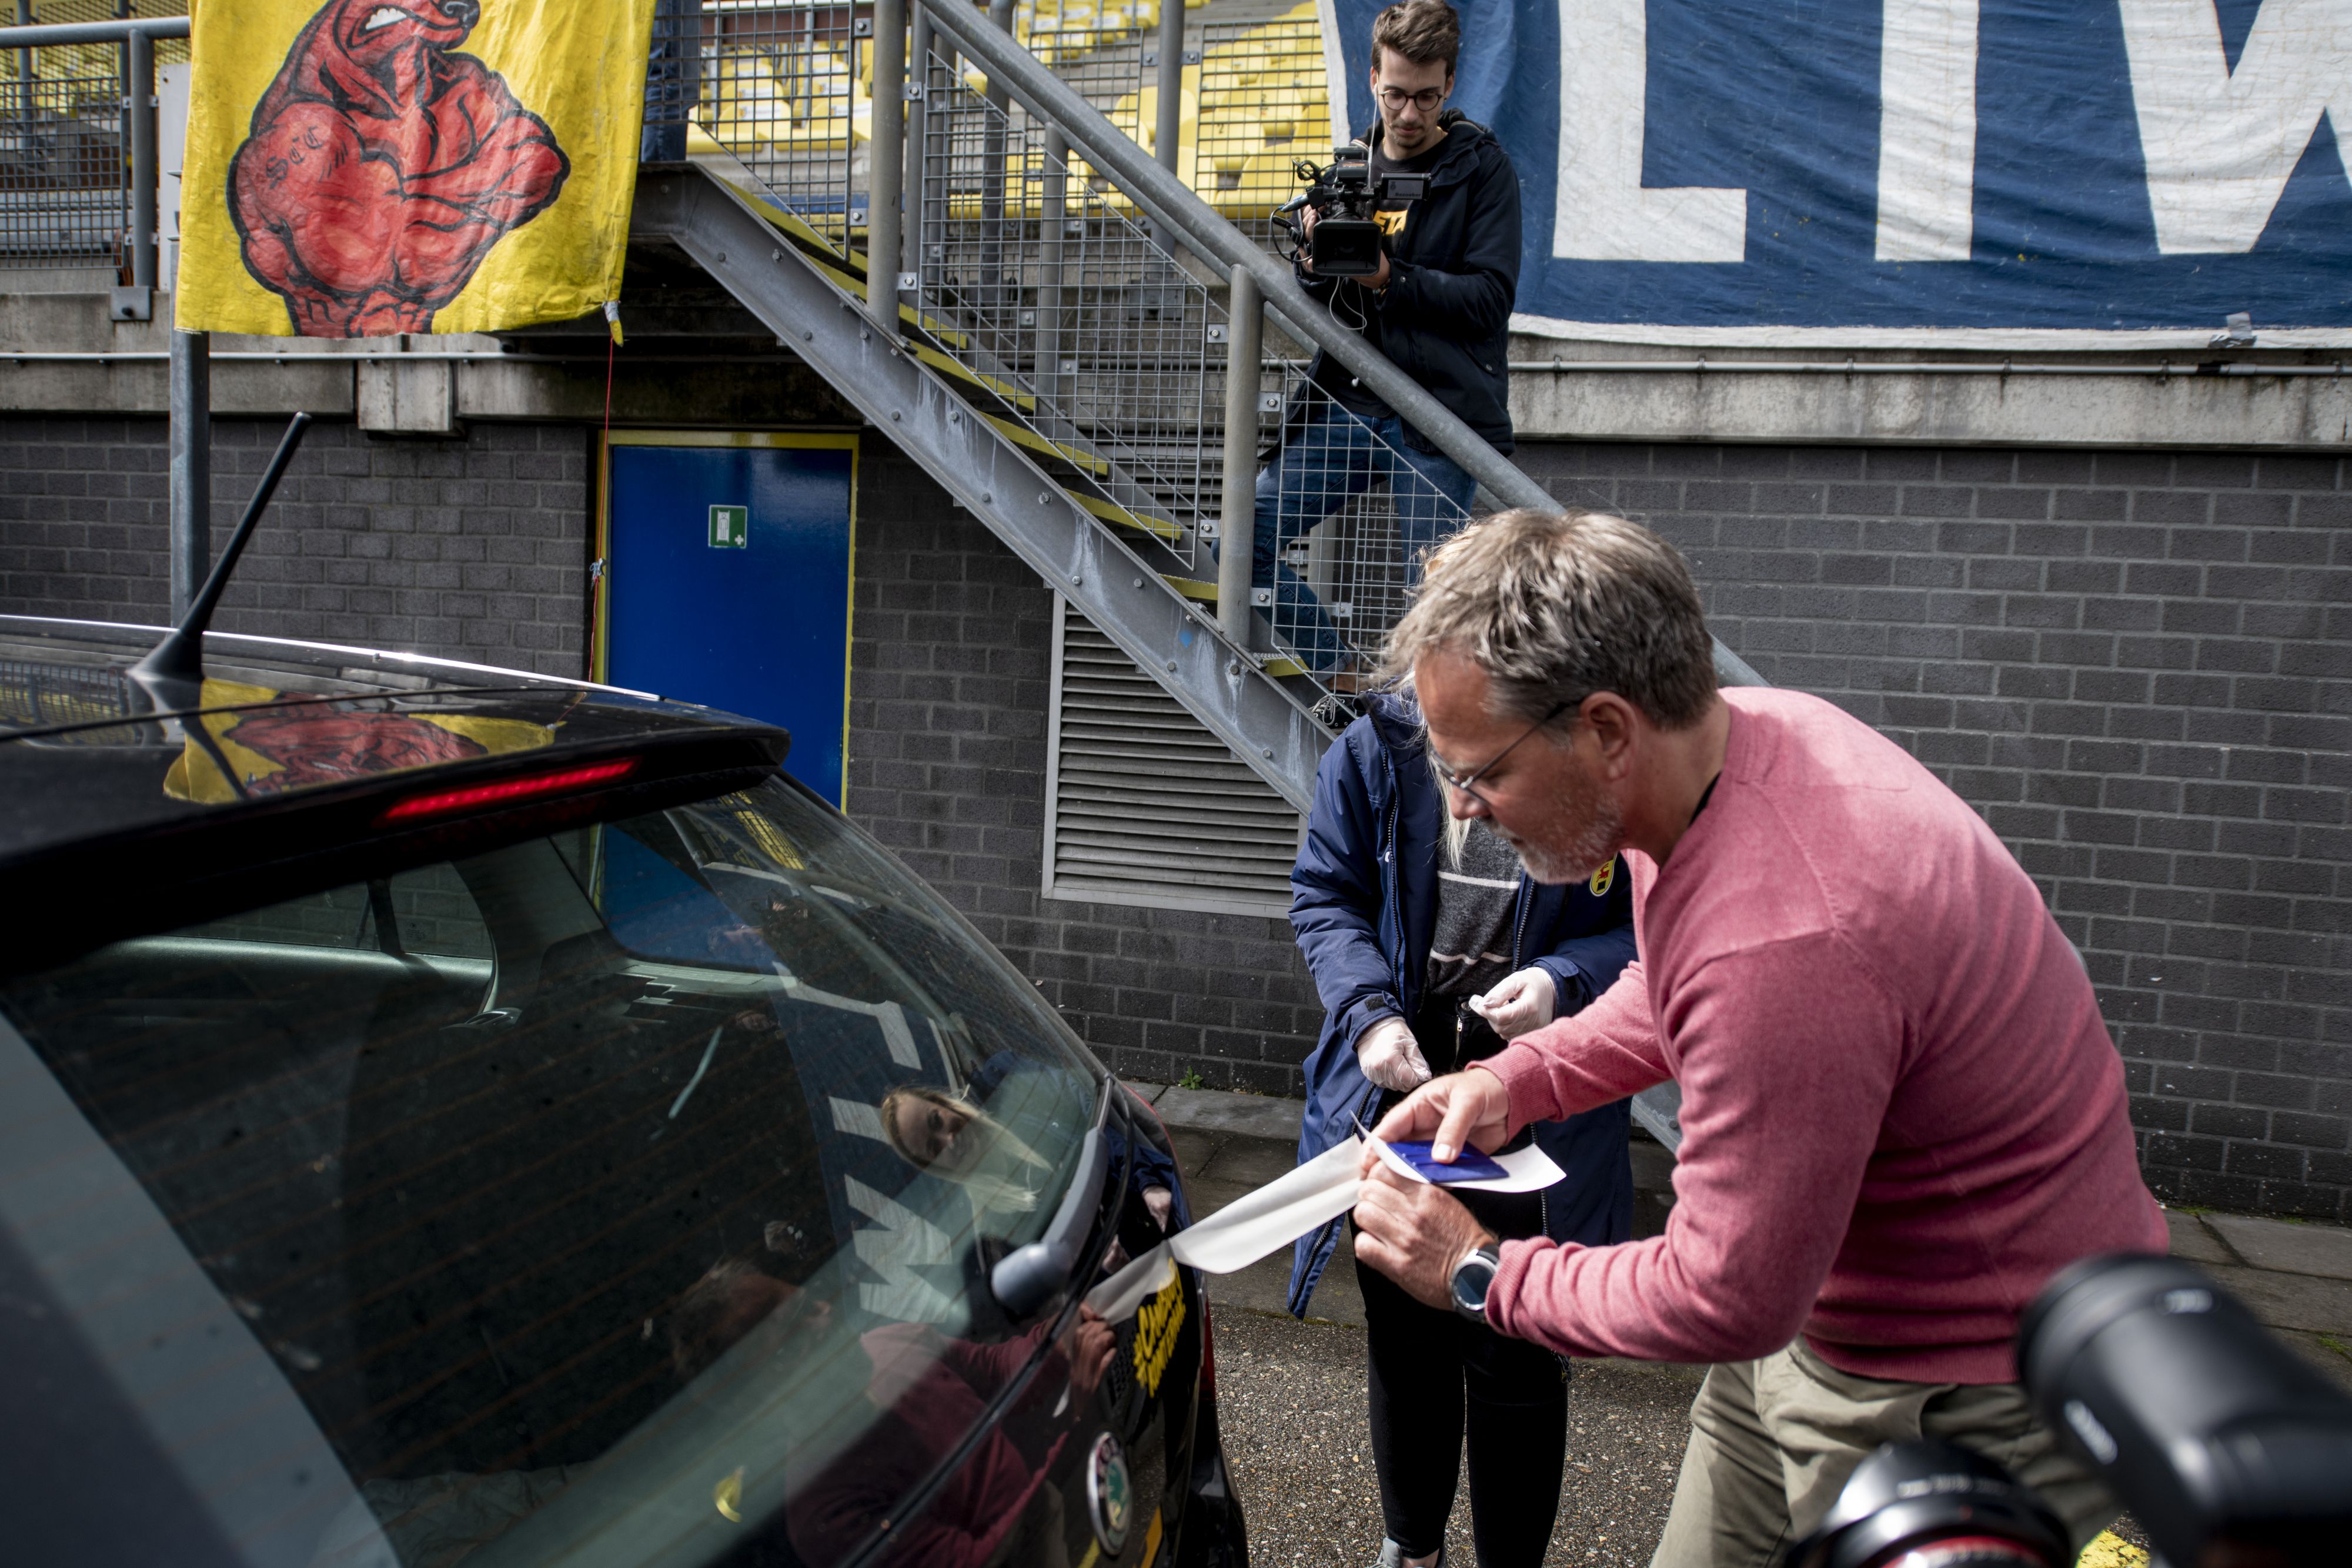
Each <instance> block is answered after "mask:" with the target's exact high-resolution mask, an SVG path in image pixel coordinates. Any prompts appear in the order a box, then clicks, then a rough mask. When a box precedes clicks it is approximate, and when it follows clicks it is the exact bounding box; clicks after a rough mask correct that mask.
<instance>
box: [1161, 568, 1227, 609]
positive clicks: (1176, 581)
mask: <svg viewBox="0 0 2352 1568" xmlns="http://www.w3.org/2000/svg"><path fill="white" fill-rule="evenodd" d="M1160 581H1162V582H1164V583H1166V584H1167V585H1168V586H1169V587H1171V588H1172V589H1174V590H1175V591H1177V592H1179V593H1181V594H1182V595H1183V596H1184V597H1185V598H1187V599H1197V600H1199V601H1201V602H1202V603H1203V604H1214V603H1215V602H1216V601H1217V585H1216V584H1215V583H1213V582H1202V580H1200V579H1199V578H1197V577H1170V576H1167V575H1166V574H1165V573H1163V574H1161V576H1160Z"/></svg>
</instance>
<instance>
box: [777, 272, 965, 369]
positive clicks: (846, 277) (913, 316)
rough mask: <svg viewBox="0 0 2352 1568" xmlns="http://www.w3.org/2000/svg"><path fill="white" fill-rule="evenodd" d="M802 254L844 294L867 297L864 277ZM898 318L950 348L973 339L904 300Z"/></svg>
mask: <svg viewBox="0 0 2352 1568" xmlns="http://www.w3.org/2000/svg"><path fill="white" fill-rule="evenodd" d="M801 256H802V259H803V260H804V261H806V262H807V263H808V264H809V265H810V266H811V267H815V268H816V269H817V270H818V271H819V272H821V273H823V274H824V277H825V279H826V281H828V282H830V283H831V284H832V285H833V286H834V287H835V288H838V289H840V290H841V291H842V292H843V293H844V294H847V295H850V296H853V297H854V298H859V299H863V298H866V280H865V279H864V278H862V277H852V276H851V275H850V274H848V273H846V272H844V271H842V270H841V268H839V267H835V266H834V265H833V263H831V262H829V261H826V260H825V259H824V258H823V257H822V256H811V255H809V253H808V252H807V251H805V250H803V252H801ZM898 319H899V320H901V321H903V322H905V323H906V324H907V325H908V326H909V327H915V328H919V329H921V330H922V331H924V332H925V333H927V334H929V336H930V337H932V338H935V339H937V340H939V341H940V342H942V343H945V344H946V345H947V346H948V347H949V348H950V349H961V348H964V347H966V346H968V345H969V344H970V343H971V339H970V338H969V337H967V336H966V335H964V334H963V333H961V332H959V331H957V330H956V329H954V328H952V327H950V326H949V325H948V324H947V323H946V322H944V321H941V320H940V319H939V318H938V317H936V316H925V315H923V314H921V313H920V312H919V311H917V310H916V308H914V307H913V306H911V305H908V304H906V303H904V302H903V301H902V302H901V303H900V304H899V306H898Z"/></svg>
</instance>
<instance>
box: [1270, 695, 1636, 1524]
mask: <svg viewBox="0 0 2352 1568" xmlns="http://www.w3.org/2000/svg"><path fill="white" fill-rule="evenodd" d="M1483 826H1484V825H1483V824H1480V823H1465V822H1454V821H1452V820H1451V818H1450V814H1449V813H1448V812H1447V810H1446V802H1445V800H1444V785H1443V784H1442V783H1441V782H1440V781H1439V779H1437V777H1436V775H1435V773H1434V772H1433V770H1432V768H1431V766H1430V761H1429V756H1428V751H1427V748H1426V745H1425V742H1424V739H1423V731H1422V727H1421V714H1420V710H1419V709H1418V708H1416V707H1415V706H1413V705H1412V701H1411V699H1410V698H1409V697H1406V696H1399V695H1389V694H1382V695H1377V696H1374V697H1373V698H1372V699H1371V700H1370V705H1369V707H1368V709H1367V711H1366V713H1365V714H1364V716H1362V717H1361V718H1359V719H1358V720H1356V722H1355V723H1353V724H1351V725H1349V727H1348V729H1347V731H1346V732H1345V733H1344V734H1342V735H1341V736H1340V737H1339V741H1338V742H1337V743H1336V744H1335V745H1333V746H1332V747H1331V749H1330V750H1329V751H1328V753H1326V754H1325V756H1324V758H1323V764H1322V767H1321V768H1320V769H1319V770H1318V773H1317V775H1316V780H1315V805H1314V810H1312V812H1311V813H1310V814H1309V817H1308V821H1307V838H1306V841H1305V842H1304V843H1303V844H1302V845H1301V846H1300V849H1299V852H1298V862H1297V866H1296V867H1295V868H1294V869H1293V870H1292V872H1291V878H1290V888H1291V897H1290V923H1291V925H1292V926H1293V927H1294V928H1295V929H1296V930H1297V934H1298V946H1299V951H1300V952H1301V953H1303V954H1304V955H1305V956H1306V958H1307V970H1308V972H1309V973H1310V974H1312V975H1313V976H1314V977H1315V986H1316V990H1317V991H1318V994H1319V995H1320V996H1321V998H1322V1000H1323V1005H1324V1007H1325V1009H1327V1013H1326V1016H1325V1019H1324V1023H1323V1034H1322V1039H1321V1040H1320V1041H1319V1042H1318V1044H1317V1046H1316V1048H1315V1052H1314V1054H1313V1055H1311V1056H1309V1057H1308V1058H1307V1116H1306V1124H1305V1126H1304V1128H1303V1130H1302V1131H1301V1133H1300V1134H1299V1139H1298V1157H1299V1160H1300V1161H1301V1162H1302V1163H1303V1162H1305V1161H1307V1160H1310V1159H1313V1158H1314V1157H1315V1156H1316V1155H1320V1154H1322V1153H1323V1152H1324V1151H1325V1150H1327V1149H1328V1148H1329V1147H1330V1146H1331V1145H1334V1144H1336V1143H1339V1142H1342V1141H1344V1140H1345V1139H1346V1138H1347V1136H1348V1134H1349V1133H1351V1132H1352V1131H1354V1130H1355V1124H1356V1122H1357V1121H1358V1120H1359V1119H1360V1120H1361V1121H1362V1122H1363V1123H1364V1124H1365V1125H1367V1126H1369V1125H1370V1124H1373V1123H1375V1122H1377V1121H1378V1120H1379V1119H1380V1116H1381V1113H1383V1112H1384V1111H1385V1110H1386V1108H1387V1107H1388V1106H1389V1105H1390V1104H1393V1103H1395V1102H1396V1101H1397V1100H1398V1099H1400V1098H1402V1094H1403V1093H1405V1092H1410V1091H1411V1090H1412V1089H1413V1088H1414V1087H1416V1086H1417V1085H1418V1084H1420V1083H1421V1082H1425V1081H1427V1079H1428V1078H1429V1077H1430V1075H1431V1074H1432V1072H1433V1071H1434V1072H1450V1071H1458V1070H1459V1069H1461V1068H1462V1067H1464V1066H1465V1065H1467V1064H1468V1063H1469V1062H1470V1061H1476V1060H1478V1059H1479V1058H1481V1057H1484V1056H1487V1055H1491V1054H1493V1053H1494V1052H1495V1051H1499V1050H1501V1049H1502V1045H1503V1040H1504V1038H1506V1037H1515V1036H1517V1035H1519V1034H1524V1033H1526V1032H1527V1031H1528V1030H1532V1029H1535V1028H1538V1027H1539V1026H1541V1025H1542V1024H1545V1023H1548V1022H1549V1021H1550V1020H1551V1019H1553V1018H1555V1017H1564V1016H1566V1015H1568V1014H1570V1013H1572V1012H1575V1011H1577V1010H1578V1009H1581V1008H1582V1007H1583V1006H1584V1005H1585V1004H1586V1003H1588V1002H1590V1001H1591V1000H1592V998H1595V997H1597V996H1599V995H1600V994H1601V992H1602V991H1604V990H1606V989H1608V988H1609V987H1610V985H1611V984H1612V982H1614V981H1615V979H1616V978H1617V976H1618V974H1619V972H1620V971H1622V969H1623V968H1624V967H1625V966H1626V965H1627V964H1628V963H1630V962H1631V961H1632V960H1633V897H1632V887H1631V879H1630V878H1629V877H1627V876H1626V874H1625V873H1624V870H1623V868H1622V866H1621V865H1618V864H1616V863H1615V862H1612V863H1611V865H1609V866H1607V867H1604V868H1603V869H1602V870H1601V871H1600V872H1599V873H1595V874H1594V876H1593V877H1592V879H1591V882H1590V883H1575V884H1571V885H1569V886H1564V887H1554V886H1546V885H1544V884H1542V883H1538V882H1536V881H1534V880H1533V879H1532V878H1530V877H1528V875H1527V874H1526V873H1525V871H1524V870H1523V869H1522V868H1521V867H1520V866H1519V864H1518V860H1517V855H1516V854H1515V853H1513V852H1512V851H1511V850H1510V847H1509V846H1508V845H1507V844H1506V843H1504V842H1503V841H1501V840H1500V839H1498V838H1495V837H1493V836H1492V835H1491V834H1489V833H1486V832H1485V831H1483ZM1629 1121H1630V1117H1629V1108H1628V1106H1627V1104H1626V1103H1625V1102H1623V1101H1620V1102H1618V1103H1615V1104H1613V1105H1608V1106H1603V1107H1601V1109H1599V1110H1596V1111H1589V1112H1586V1113H1584V1114H1582V1115H1580V1116H1575V1117H1571V1118H1570V1119H1569V1120H1568V1121H1566V1122H1548V1123H1542V1124H1538V1125H1537V1126H1535V1127H1534V1128H1532V1129H1530V1132H1531V1134H1532V1135H1533V1137H1534V1139H1535V1141H1536V1142H1537V1143H1538V1145H1541V1146H1542V1148H1543V1149H1544V1151H1545V1153H1547V1154H1549V1155H1550V1156H1551V1157H1552V1159H1553V1160H1554V1162H1556V1163H1557V1164H1558V1165H1559V1167H1560V1169H1561V1171H1562V1172H1563V1173H1564V1175H1563V1176H1562V1179H1561V1180H1560V1181H1559V1182H1558V1183H1557V1184H1555V1185H1554V1186H1551V1187H1549V1188H1547V1189H1546V1190H1544V1191H1542V1192H1540V1193H1526V1194H1513V1195H1504V1194H1497V1193H1469V1192H1465V1193H1463V1194H1462V1197H1464V1198H1465V1200H1466V1201H1467V1202H1468V1203H1469V1206H1470V1207H1472V1208H1473V1209H1474V1210H1475V1212H1476V1213H1477V1214H1478V1215H1479V1217H1480V1218H1481V1219H1482V1220H1483V1221H1484V1223H1485V1224H1486V1226H1487V1228H1489V1229H1491V1230H1493V1231H1495V1232H1496V1234H1497V1235H1499V1236H1520V1237H1524V1236H1533V1235H1537V1234H1543V1235H1547V1236H1549V1237H1551V1238H1553V1239H1555V1240H1559V1241H1580V1242H1582V1243H1584V1244H1585V1245H1587V1246H1591V1247H1605V1246H1608V1245H1610V1244H1612V1243H1614V1242H1619V1241H1623V1240H1626V1239H1628V1238H1629V1237H1630V1236H1631V1235H1632V1232H1633V1171H1632V1168H1631V1166H1630V1164H1629V1162H1628V1159H1627V1154H1626V1138H1627V1134H1628V1130H1629ZM1338 1245H1339V1221H1338V1220H1334V1221H1332V1222H1331V1223H1330V1224H1329V1225H1327V1226H1325V1227H1323V1228H1321V1229H1319V1230H1317V1231H1314V1232H1310V1233H1309V1234H1307V1235H1306V1236H1304V1237H1301V1238H1300V1239H1299V1240H1298V1243H1297V1258H1296V1262H1295V1264H1294V1266H1293V1269H1292V1272H1291V1282H1290V1301H1289V1305H1290V1310H1291V1312H1293V1313H1295V1314H1297V1316H1300V1317H1304V1316H1306V1315H1307V1302H1308V1301H1309V1299H1310V1298H1311V1297H1312V1296H1313V1294H1314V1291H1315V1285H1316V1282H1317V1281H1318V1280H1319V1279H1320V1278H1321V1277H1322V1273H1323V1270H1324V1269H1325V1267H1326V1266H1327V1265H1328V1263H1329V1261H1330V1259H1331V1254H1332V1252H1333V1251H1334V1249H1336V1248H1337V1247H1338ZM1357 1278H1358V1280H1359V1281H1360V1283H1361V1285H1362V1287H1363V1292H1364V1318H1365V1322H1366V1327H1367V1334H1368V1339H1369V1342H1370V1344H1369V1350H1370V1405H1371V1437H1372V1457H1373V1462H1374V1466H1375V1468H1376V1469H1378V1471H1379V1476H1380V1485H1381V1512H1382V1515H1383V1520H1384V1523H1385V1525H1386V1527H1387V1540H1386V1541H1385V1542H1383V1544H1382V1548H1381V1563H1384V1564H1391V1565H1393V1564H1400V1563H1442V1562H1443V1558H1444V1552H1443V1547H1444V1538H1445V1521H1446V1518H1447V1516H1448V1515H1449V1514H1450V1513H1451V1512H1452V1511H1453V1507H1454V1478H1455V1476H1456V1475H1457V1474H1459V1472H1460V1470H1461V1468H1462V1466H1461V1455H1462V1448H1463V1441H1464V1437H1465V1426H1466V1436H1467V1438H1468V1442H1469V1453H1470V1505H1471V1518H1472V1530H1473V1535H1474V1538H1475V1542H1476V1544H1477V1549H1478V1561H1479V1563H1480V1564H1481V1565H1482V1568H1514V1565H1516V1564H1521V1563H1526V1564H1533V1563H1539V1562H1540V1561H1541V1560H1542V1558H1543V1554H1544V1550H1545V1547H1546V1546H1547V1544H1548V1543H1549V1541H1550V1538H1551V1528H1552V1522H1553V1520H1554V1518H1555V1516H1556V1515H1557V1513H1558V1511H1559V1486H1560V1469H1561V1464H1562V1461H1563V1460H1564V1458H1565V1457H1566V1452H1567V1426H1568V1389H1567V1373H1566V1368H1565V1365H1564V1364H1562V1363H1561V1362H1560V1361H1559V1360H1558V1359H1557V1358H1556V1357H1554V1356H1553V1355H1552V1354H1550V1353H1549V1351H1546V1350H1544V1349H1543V1348H1542V1347H1540V1346H1538V1345H1535V1344H1531V1343H1528V1342H1526V1341H1523V1340H1513V1339H1507V1338H1505V1337H1503V1336H1501V1335H1499V1334H1496V1333H1494V1332H1493V1331H1492V1330H1490V1329H1488V1328H1486V1327H1485V1326H1484V1325H1482V1324H1474V1323H1472V1322H1467V1321H1465V1320H1464V1319H1462V1318H1459V1317H1456V1316H1455V1315H1454V1314H1453V1313H1451V1312H1438V1311H1436V1310H1434V1309H1433V1308H1430V1307H1425V1306H1423V1305H1422V1304H1421V1303H1420V1302H1418V1301H1413V1300H1412V1298H1411V1297H1409V1296H1407V1295H1406V1294H1405V1293H1404V1292H1403V1291H1402V1290H1400V1289H1399V1288H1398V1287H1397V1286H1395V1285H1394V1284H1392V1283H1391V1282H1390V1281H1388V1279H1387V1278H1386V1277H1385V1276H1382V1275H1381V1274H1378V1273H1376V1272H1374V1271H1372V1270H1360V1271H1359V1272H1358V1275H1357ZM1465 1406H1466V1410H1467V1420H1466V1422H1465Z"/></svg>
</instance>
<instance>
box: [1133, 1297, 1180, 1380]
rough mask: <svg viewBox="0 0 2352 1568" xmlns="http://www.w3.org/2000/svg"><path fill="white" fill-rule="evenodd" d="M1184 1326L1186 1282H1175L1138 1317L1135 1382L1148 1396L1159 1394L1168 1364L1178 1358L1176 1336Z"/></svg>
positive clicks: (1137, 1315) (1138, 1313) (1142, 1307)
mask: <svg viewBox="0 0 2352 1568" xmlns="http://www.w3.org/2000/svg"><path fill="white" fill-rule="evenodd" d="M1183 1326H1184V1281H1183V1280H1182V1279H1181V1278H1178V1279H1173V1280H1171V1281H1168V1283H1167V1284H1166V1285H1165V1286H1164V1287H1162V1288H1161V1290H1160V1293H1159V1294H1158V1295H1156V1296H1154V1297H1152V1298H1151V1299H1150V1301H1146V1302H1144V1303H1143V1305H1142V1306H1141V1307H1139V1309H1137V1311H1136V1314H1135V1380H1136V1381H1137V1382H1138V1383H1140V1384H1142V1385H1143V1391H1144V1392H1145V1393H1146V1394H1157V1393H1159V1392H1160V1379H1161V1378H1162V1377H1164V1376H1166V1375H1168V1362H1169V1358H1170V1357H1171V1356H1173V1355H1174V1354H1176V1333H1177V1331H1178V1330H1179V1329H1181V1328H1182V1327H1183Z"/></svg>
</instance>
